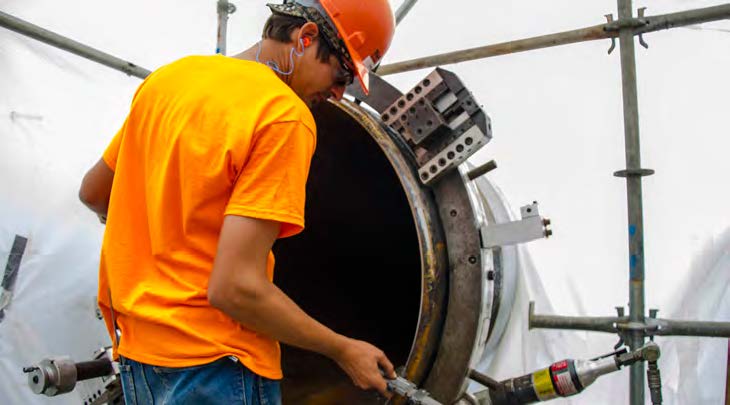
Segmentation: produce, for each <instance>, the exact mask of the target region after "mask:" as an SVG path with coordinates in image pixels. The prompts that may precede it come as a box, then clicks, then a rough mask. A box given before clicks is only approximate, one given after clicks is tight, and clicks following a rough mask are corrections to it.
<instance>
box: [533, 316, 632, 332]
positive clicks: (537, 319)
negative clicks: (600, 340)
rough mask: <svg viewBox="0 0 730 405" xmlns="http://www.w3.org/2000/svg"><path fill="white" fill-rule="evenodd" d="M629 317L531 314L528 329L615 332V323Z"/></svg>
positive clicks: (624, 320) (626, 320)
mask: <svg viewBox="0 0 730 405" xmlns="http://www.w3.org/2000/svg"><path fill="white" fill-rule="evenodd" d="M628 320H629V317H628V316H624V317H621V318H617V317H610V316H605V317H598V316H590V317H589V316H558V315H531V316H530V325H529V329H569V330H587V331H593V332H606V333H616V332H618V329H616V324H617V323H619V322H623V323H625V322H628Z"/></svg>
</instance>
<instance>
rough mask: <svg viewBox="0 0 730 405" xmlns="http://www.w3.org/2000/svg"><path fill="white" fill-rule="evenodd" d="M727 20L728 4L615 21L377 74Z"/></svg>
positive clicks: (447, 55)
mask: <svg viewBox="0 0 730 405" xmlns="http://www.w3.org/2000/svg"><path fill="white" fill-rule="evenodd" d="M729 18H730V4H723V5H720V6H714V7H706V8H700V9H695V10H688V11H681V12H678V13H671V14H661V15H655V16H648V17H642V18H631V19H628V20H627V21H621V20H617V21H613V22H610V23H607V24H601V25H594V26H592V27H586V28H580V29H577V30H572V31H564V32H559V33H555V34H549V35H542V36H539V37H532V38H526V39H520V40H516V41H509V42H502V43H499V44H494V45H487V46H482V47H478V48H470V49H464V50H461V51H454V52H448V53H442V54H438V55H432V56H426V57H422V58H417V59H412V60H408V61H403V62H396V63H392V64H389V65H383V66H381V67H380V68H379V69H378V74H379V75H381V76H385V75H390V74H394V73H402V72H408V71H411V70H418V69H425V68H429V67H436V66H442V65H449V64H452V63H459V62H466V61H470V60H475V59H483V58H489V57H492V56H500V55H507V54H512V53H517V52H524V51H530V50H534V49H541V48H548V47H553V46H559V45H567V44H573V43H577V42H586V41H595V40H599V39H607V38H616V37H618V34H619V30H620V29H630V30H633V33H634V35H639V34H644V33H647V32H653V31H660V30H664V29H669V28H675V27H681V26H686V25H692V24H700V23H704V22H710V21H717V20H724V19H729Z"/></svg>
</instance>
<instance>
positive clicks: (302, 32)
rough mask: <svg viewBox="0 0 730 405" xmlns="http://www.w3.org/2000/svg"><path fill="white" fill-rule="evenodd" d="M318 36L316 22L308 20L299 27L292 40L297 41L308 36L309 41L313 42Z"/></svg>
mask: <svg viewBox="0 0 730 405" xmlns="http://www.w3.org/2000/svg"><path fill="white" fill-rule="evenodd" d="M318 36H319V27H318V26H317V24H315V23H313V22H311V21H308V22H306V23H304V25H302V26H301V27H300V28H299V32H298V33H297V34H296V37H295V38H294V41H295V42H297V43H298V42H299V39H303V38H309V40H310V42H314V40H315V39H317V37H318Z"/></svg>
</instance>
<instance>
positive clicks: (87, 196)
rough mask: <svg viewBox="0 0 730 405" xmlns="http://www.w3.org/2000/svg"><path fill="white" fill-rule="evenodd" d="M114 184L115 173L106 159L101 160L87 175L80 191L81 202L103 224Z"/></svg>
mask: <svg viewBox="0 0 730 405" xmlns="http://www.w3.org/2000/svg"><path fill="white" fill-rule="evenodd" d="M113 182H114V171H113V170H112V169H110V168H109V166H107V164H106V162H104V159H99V161H98V162H96V164H95V165H94V166H93V167H92V168H91V169H89V171H88V172H87V173H86V175H85V176H84V180H83V181H82V182H81V188H80V189H79V199H80V200H81V202H83V203H84V204H85V205H86V206H87V207H89V209H90V210H92V211H94V212H95V213H96V214H97V215H98V216H99V219H100V220H101V221H102V223H103V222H105V221H106V212H107V209H108V208H109V195H110V194H111V192H112V183H113Z"/></svg>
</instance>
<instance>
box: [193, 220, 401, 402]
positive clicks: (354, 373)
mask: <svg viewBox="0 0 730 405" xmlns="http://www.w3.org/2000/svg"><path fill="white" fill-rule="evenodd" d="M279 227H280V225H279V223H278V222H274V221H267V220H261V219H255V218H248V217H241V216H235V215H228V216H226V217H225V219H224V221H223V227H222V229H221V234H220V239H219V241H218V252H217V254H216V258H215V263H214V264H213V272H212V274H211V276H210V281H209V283H208V300H209V301H210V303H211V305H213V306H214V307H216V308H218V309H220V310H221V311H223V312H224V313H226V314H227V315H228V316H230V317H231V318H233V319H235V320H237V321H238V322H240V323H241V324H243V325H246V326H247V327H249V328H251V329H253V330H255V331H257V332H259V333H263V334H265V335H268V336H270V337H271V338H273V339H276V340H279V341H281V342H283V343H286V344H289V345H293V346H297V347H300V348H303V349H306V350H311V351H315V352H317V353H320V354H323V355H325V356H327V357H330V358H331V359H333V360H334V361H335V362H337V363H338V364H339V365H340V367H342V369H343V370H344V371H345V372H346V373H347V374H348V375H349V376H350V378H352V381H353V383H354V384H355V385H356V386H358V387H360V388H362V389H369V388H375V389H377V390H378V391H380V392H381V393H382V394H383V395H386V396H389V394H388V392H387V388H386V382H385V380H384V379H383V377H382V376H381V374H380V371H379V368H382V369H383V371H384V372H385V374H386V375H387V376H389V377H391V378H395V371H394V370H393V365H392V364H391V363H390V361H388V359H387V357H386V356H385V354H384V353H383V352H382V351H381V350H380V349H378V348H376V347H375V346H372V345H370V344H369V343H366V342H363V341H359V340H355V339H350V338H347V337H345V336H343V335H340V334H337V333H335V332H333V331H332V330H331V329H329V328H327V327H326V326H324V325H322V324H321V323H319V322H317V321H316V320H314V319H313V318H311V317H310V316H308V315H307V314H306V313H305V312H304V311H303V310H302V309H301V308H299V306H297V305H296V304H295V303H294V302H293V301H292V300H291V299H290V298H289V297H288V296H287V295H286V294H284V292H282V291H281V290H280V289H279V288H278V287H276V285H274V284H273V283H271V282H270V281H269V280H268V278H267V276H266V261H267V257H268V254H269V251H270V250H271V247H272V245H273V244H274V241H275V240H276V237H277V236H278V234H279Z"/></svg>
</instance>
